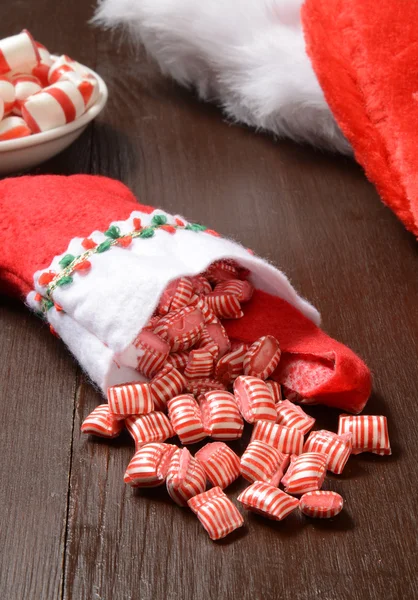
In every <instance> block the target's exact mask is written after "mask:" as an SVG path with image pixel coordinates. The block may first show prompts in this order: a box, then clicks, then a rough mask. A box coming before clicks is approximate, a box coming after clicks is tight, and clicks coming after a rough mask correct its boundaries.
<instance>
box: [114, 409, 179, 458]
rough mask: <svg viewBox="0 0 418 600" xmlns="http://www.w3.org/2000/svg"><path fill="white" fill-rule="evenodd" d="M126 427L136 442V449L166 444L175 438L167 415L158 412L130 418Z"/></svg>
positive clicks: (126, 422) (126, 421)
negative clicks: (143, 446) (147, 445)
mask: <svg viewBox="0 0 418 600" xmlns="http://www.w3.org/2000/svg"><path fill="white" fill-rule="evenodd" d="M125 425H126V429H127V430H128V431H129V433H130V434H131V436H132V437H133V439H134V441H135V446H136V449H138V448H139V447H140V446H142V445H143V444H150V443H152V442H165V441H166V440H167V439H168V438H171V437H173V436H174V429H173V427H172V425H171V423H170V421H169V419H168V417H167V415H165V414H164V413H163V412H160V411H157V410H156V411H154V412H150V413H148V414H146V415H134V416H131V417H128V418H127V419H125Z"/></svg>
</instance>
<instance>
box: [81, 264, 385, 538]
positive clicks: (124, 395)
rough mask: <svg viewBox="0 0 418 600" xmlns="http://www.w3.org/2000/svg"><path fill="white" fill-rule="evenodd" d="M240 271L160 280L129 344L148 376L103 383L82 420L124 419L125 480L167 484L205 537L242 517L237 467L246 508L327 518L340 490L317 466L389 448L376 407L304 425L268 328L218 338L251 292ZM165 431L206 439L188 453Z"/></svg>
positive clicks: (116, 428)
mask: <svg viewBox="0 0 418 600" xmlns="http://www.w3.org/2000/svg"><path fill="white" fill-rule="evenodd" d="M248 275H249V273H248V271H246V270H245V269H242V268H241V267H240V266H239V265H237V264H236V263H235V262H233V261H230V260H223V261H218V262H216V263H213V264H212V265H211V266H210V267H209V268H208V269H207V271H206V272H205V273H204V274H202V275H198V276H194V277H182V278H180V279H178V280H176V281H173V282H172V283H170V284H169V285H168V286H167V288H166V290H165V292H164V293H163V295H162V297H161V299H160V303H159V305H158V307H157V309H156V311H155V313H154V315H153V316H152V317H151V319H150V321H149V322H148V324H147V325H146V327H145V328H144V329H143V330H142V332H141V333H140V334H139V335H138V336H137V338H136V340H135V342H134V346H135V348H136V351H137V354H136V357H137V364H138V366H137V370H138V371H139V372H140V373H141V374H142V375H144V376H145V377H146V378H148V379H149V380H150V381H149V382H143V381H139V382H132V383H127V384H123V385H117V386H114V387H110V388H109V389H108V394H107V395H108V404H103V405H100V406H98V407H97V408H96V409H95V410H94V411H93V412H92V413H91V414H90V415H89V416H88V417H87V419H86V420H85V421H84V423H83V425H82V428H81V429H82V431H83V432H85V433H90V434H93V435H98V436H102V437H108V438H113V437H115V436H117V435H119V433H120V432H121V431H122V429H123V427H124V426H125V427H126V428H127V430H128V431H129V433H130V435H131V436H132V437H133V439H134V441H135V449H136V451H135V455H134V456H133V458H132V460H131V462H130V463H129V465H128V467H127V469H126V473H125V478H124V480H125V483H127V484H129V485H131V486H133V487H154V486H158V485H162V484H164V482H165V483H166V486H167V491H168V493H169V495H170V497H171V498H172V499H173V500H174V502H176V503H177V504H178V505H180V506H186V505H188V506H189V507H190V508H191V509H192V511H193V512H195V513H196V515H197V517H198V519H199V520H200V521H201V523H202V525H203V526H204V527H205V529H206V530H207V532H208V533H209V536H210V537H211V538H212V539H213V540H217V539H220V538H222V537H224V536H226V535H227V534H229V533H231V532H232V531H233V530H234V529H236V528H238V527H241V526H242V525H243V518H242V516H241V514H240V512H239V511H238V510H237V508H236V507H235V505H234V504H233V503H232V502H231V500H230V499H229V498H228V497H227V496H226V494H225V493H224V492H223V490H224V489H225V488H227V487H228V486H229V485H230V484H231V483H232V482H233V481H235V480H236V479H237V478H238V477H239V476H240V475H242V477H244V478H245V479H246V480H247V481H249V482H250V483H251V485H250V486H249V487H248V488H246V489H245V490H244V492H243V493H242V494H241V495H240V496H239V497H238V501H239V502H240V503H241V504H242V505H243V506H244V507H245V508H246V509H248V510H251V511H254V512H257V513H260V514H262V515H264V516H265V517H267V518H270V519H274V520H278V521H280V520H282V519H284V518H285V517H286V516H287V515H289V514H290V513H291V512H292V511H293V510H295V509H296V508H297V507H299V509H300V511H301V512H302V513H303V514H304V515H307V516H309V517H319V518H328V517H334V516H336V515H337V514H338V513H339V512H340V511H341V510H342V507H343V499H342V497H341V496H340V495H339V494H337V493H335V492H331V491H320V488H321V486H322V484H323V482H324V479H325V475H326V471H327V470H329V471H331V472H332V473H335V474H340V473H342V471H343V469H344V466H345V465H346V463H347V460H348V458H349V456H350V454H357V453H360V452H374V453H376V454H390V453H391V450H390V445H389V438H388V431H387V423H386V417H383V416H363V415H362V416H349V415H341V416H340V423H339V431H338V433H334V432H331V431H325V430H319V431H311V430H312V428H313V426H314V423H315V419H314V418H312V417H311V416H309V415H307V414H306V413H305V412H304V411H303V410H302V408H301V407H300V406H299V405H297V404H294V402H291V401H289V400H287V399H283V398H282V388H281V386H280V384H279V383H278V382H277V381H274V376H275V370H276V369H277V366H278V364H279V362H280V357H281V351H280V347H279V343H278V341H277V340H276V339H275V338H274V337H273V336H270V335H266V336H263V337H262V338H260V339H258V340H257V341H256V342H254V343H253V344H252V345H251V346H248V345H246V344H243V343H240V342H238V341H234V340H230V339H229V338H228V335H227V334H226V331H225V329H224V327H223V325H222V322H221V319H239V318H240V317H242V316H243V311H242V304H245V302H247V301H249V300H250V299H251V296H252V293H253V288H252V285H251V284H250V282H249V281H247V280H246V277H248ZM270 377H272V379H269V378H270ZM285 391H286V393H287V394H288V396H290V397H291V398H292V400H294V401H297V400H298V401H301V400H303V399H301V398H298V396H297V394H295V393H292V390H285ZM244 421H246V422H247V423H250V424H253V425H254V427H253V431H252V436H251V441H250V443H249V445H248V446H247V448H246V450H245V451H244V453H243V455H242V456H241V458H240V457H239V456H238V455H237V454H236V453H235V452H234V451H233V450H232V449H231V448H230V447H229V446H228V445H227V444H226V443H225V442H226V441H230V440H236V439H238V438H240V437H241V436H242V433H243V429H244ZM309 432H310V433H309ZM308 433H309V436H308V438H307V439H306V440H305V439H304V436H305V435H307V434H308ZM174 435H177V436H178V438H179V440H180V442H181V444H184V445H187V444H194V443H197V442H200V441H202V440H203V439H204V438H205V437H210V438H212V440H215V441H213V442H210V443H208V444H206V445H205V446H203V448H201V449H200V450H198V451H197V452H196V453H195V455H194V456H192V454H191V453H190V452H189V450H188V449H187V448H179V447H178V446H176V445H173V444H167V443H165V442H166V440H167V439H169V438H171V437H173V436H174ZM207 482H209V483H210V484H211V485H212V486H213V487H212V488H211V489H210V490H209V491H206V486H207ZM279 484H281V485H282V486H283V487H284V491H283V490H281V489H279V487H278V486H279ZM294 496H299V497H300V499H297V498H295V497H294Z"/></svg>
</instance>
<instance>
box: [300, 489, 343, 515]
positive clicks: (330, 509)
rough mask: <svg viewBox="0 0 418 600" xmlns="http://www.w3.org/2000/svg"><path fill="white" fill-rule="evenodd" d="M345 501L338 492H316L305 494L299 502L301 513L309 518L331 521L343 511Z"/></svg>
mask: <svg viewBox="0 0 418 600" xmlns="http://www.w3.org/2000/svg"><path fill="white" fill-rule="evenodd" d="M343 505H344V500H343V499H342V497H341V496H340V494H337V493H336V492H327V491H316V492H308V493H307V494H303V496H302V498H301V499H300V502H299V509H300V512H301V513H303V514H304V515H306V516H307V517H313V518H316V519H330V518H331V517H335V516H337V515H338V514H339V513H340V512H341V511H342V509H343Z"/></svg>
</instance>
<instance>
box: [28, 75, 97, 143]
mask: <svg viewBox="0 0 418 600" xmlns="http://www.w3.org/2000/svg"><path fill="white" fill-rule="evenodd" d="M21 110H22V117H23V118H24V120H25V121H26V123H27V124H28V126H29V127H30V128H31V130H32V131H33V132H34V133H39V132H41V131H48V130H50V129H54V128H55V127H60V126H61V125H65V124H66V123H71V122H72V121H75V120H76V119H78V118H79V117H80V116H81V115H82V114H83V113H84V110H85V106H84V100H83V97H82V95H81V94H80V92H79V91H78V89H77V88H76V86H75V85H74V84H73V83H71V81H58V82H57V83H55V84H54V85H50V86H48V87H46V88H43V90H41V91H40V92H38V93H37V94H33V95H32V96H29V98H27V99H26V100H25V102H24V103H23V104H22V106H21Z"/></svg>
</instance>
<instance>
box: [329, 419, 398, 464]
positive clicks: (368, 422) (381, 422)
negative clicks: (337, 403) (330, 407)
mask: <svg viewBox="0 0 418 600" xmlns="http://www.w3.org/2000/svg"><path fill="white" fill-rule="evenodd" d="M344 433H352V434H353V439H352V443H353V448H352V450H351V453H352V454H360V453H361V452H372V453H373V454H380V455H382V456H383V455H386V454H392V450H391V449H390V442H389V434H388V424H387V419H386V417H384V416H382V415H379V416H377V415H358V416H353V415H340V420H339V423H338V434H339V435H341V434H344Z"/></svg>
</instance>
